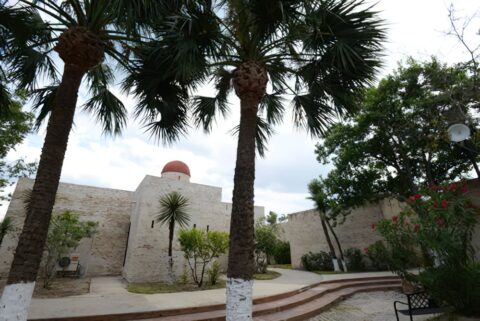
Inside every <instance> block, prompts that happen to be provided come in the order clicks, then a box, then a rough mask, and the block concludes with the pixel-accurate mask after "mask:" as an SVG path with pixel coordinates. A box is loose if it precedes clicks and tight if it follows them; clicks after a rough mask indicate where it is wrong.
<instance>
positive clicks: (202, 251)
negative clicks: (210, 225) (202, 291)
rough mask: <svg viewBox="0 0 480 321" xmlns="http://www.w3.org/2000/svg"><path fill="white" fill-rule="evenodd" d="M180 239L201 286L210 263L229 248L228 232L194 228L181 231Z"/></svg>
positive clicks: (194, 275)
mask: <svg viewBox="0 0 480 321" xmlns="http://www.w3.org/2000/svg"><path fill="white" fill-rule="evenodd" d="M178 240H179V241H180V246H181V248H182V251H183V252H184V256H185V258H186V259H187V263H188V266H189V267H190V271H191V272H192V279H193V281H194V282H195V283H196V284H197V285H198V287H201V286H202V285H203V277H204V275H205V269H206V267H207V266H208V264H209V263H210V262H212V261H213V259H214V258H218V257H219V256H220V255H222V254H224V253H225V252H226V251H227V250H228V233H225V232H220V231H208V232H207V231H206V230H203V229H197V228H192V229H190V230H182V231H180V235H179V238H178Z"/></svg>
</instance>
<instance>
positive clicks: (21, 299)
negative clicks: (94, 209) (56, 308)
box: [0, 0, 155, 320]
mask: <svg viewBox="0 0 480 321" xmlns="http://www.w3.org/2000/svg"><path fill="white" fill-rule="evenodd" d="M148 3H149V2H145V1H127V0H126V1H122V0H119V1H114V2H112V1H108V0H68V1H60V0H58V1H56V0H35V1H33V0H32V1H27V0H20V1H18V2H17V1H16V2H15V4H14V5H12V6H7V5H5V4H3V5H2V6H0V17H1V19H0V32H1V34H2V36H5V37H6V38H2V40H1V41H0V55H1V57H0V58H1V59H0V60H1V62H2V64H4V65H5V69H4V70H9V71H10V74H9V75H8V77H10V78H9V79H10V80H11V81H13V82H14V83H15V84H16V85H17V86H18V87H19V88H24V89H26V90H27V91H28V92H33V93H34V94H35V100H34V108H36V109H38V111H39V116H38V122H37V124H40V122H41V121H42V120H44V119H46V118H47V117H48V118H49V120H48V125H47V129H46V137H45V141H44V145H43V148H42V153H41V156H40V162H39V166H38V171H37V176H36V179H35V183H34V186H33V190H32V195H31V204H30V206H29V210H28V211H27V214H26V219H25V223H24V227H23V230H22V233H21V235H20V239H19V242H18V246H17V249H16V251H15V256H14V259H13V263H12V267H11V269H10V274H9V276H8V280H7V286H6V287H5V289H4V292H3V295H2V299H1V302H0V320H3V319H2V318H6V319H7V320H25V319H26V317H27V314H26V311H27V307H28V304H29V301H30V298H31V294H32V291H33V287H34V283H35V279H36V277H37V272H38V268H39V264H40V261H41V258H42V253H43V248H44V244H45V240H46V237H47V232H48V226H49V222H50V217H51V212H52V208H53V204H54V200H55V194H56V192H57V188H58V184H59V179H60V174H61V170H62V165H63V160H64V156H65V152H66V149H67V141H68V136H69V133H70V130H71V128H72V124H73V119H74V113H75V109H76V105H77V95H78V91H79V88H80V85H81V83H82V80H84V78H85V80H86V81H85V85H86V87H87V89H88V91H89V93H90V98H89V99H88V100H87V101H86V103H85V104H84V105H83V109H84V110H86V111H88V112H91V113H93V114H94V116H95V117H96V118H97V120H99V121H100V122H101V123H102V125H103V128H104V131H105V132H106V133H111V134H119V133H120V132H121V130H122V128H123V127H124V125H125V122H126V109H125V107H124V105H123V104H122V102H121V101H120V100H119V99H118V98H117V97H116V96H115V95H114V94H113V93H112V92H111V91H110V90H109V84H110V83H111V81H112V80H113V73H112V64H113V63H114V62H118V63H120V64H123V65H125V61H126V56H127V55H126V50H125V48H128V47H129V46H130V45H131V44H132V43H137V42H139V41H140V39H139V37H138V34H139V31H141V26H138V27H135V26H134V22H135V21H136V20H138V19H139V18H141V17H143V16H144V15H146V14H149V13H152V14H153V15H154V14H155V13H154V7H153V5H148ZM153 3H154V2H153V1H152V4H153ZM140 21H143V20H140ZM55 53H56V54H58V56H59V57H60V59H61V60H62V62H63V64H64V65H63V72H61V73H60V72H59V71H58V70H57V68H56V66H55V61H54V59H55V58H54V55H55ZM60 74H61V77H59V75H60ZM39 82H46V85H45V87H43V88H38V83H39Z"/></svg>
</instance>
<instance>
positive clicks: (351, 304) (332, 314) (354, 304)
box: [308, 291, 435, 321]
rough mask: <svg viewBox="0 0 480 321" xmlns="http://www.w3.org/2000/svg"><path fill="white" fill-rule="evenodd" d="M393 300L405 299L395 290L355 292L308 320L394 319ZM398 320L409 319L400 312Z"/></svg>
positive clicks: (421, 317) (420, 320)
mask: <svg viewBox="0 0 480 321" xmlns="http://www.w3.org/2000/svg"><path fill="white" fill-rule="evenodd" d="M395 300H398V301H405V295H403V294H401V293H399V292H396V291H382V292H366V293H357V294H354V295H353V296H352V297H351V298H349V299H346V300H345V301H343V302H341V303H339V304H337V305H335V306H333V307H332V308H330V309H329V310H328V311H325V312H323V313H321V314H319V315H318V316H317V317H315V318H312V319H310V320H308V321H386V320H387V321H394V320H396V318H395V311H394V309H393V301H395ZM434 316H435V315H431V314H430V315H419V316H415V321H425V320H429V319H431V318H433V317H434ZM400 320H401V321H407V320H410V319H409V317H408V316H404V315H402V314H400Z"/></svg>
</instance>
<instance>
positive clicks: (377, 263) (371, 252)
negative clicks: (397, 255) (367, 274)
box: [365, 241, 390, 271]
mask: <svg viewBox="0 0 480 321" xmlns="http://www.w3.org/2000/svg"><path fill="white" fill-rule="evenodd" d="M365 254H366V255H367V257H368V259H369V262H370V267H371V268H372V269H373V270H376V271H385V270H389V269H390V265H389V263H388V262H389V261H390V255H389V254H388V250H387V248H386V247H385V243H383V242H382V241H377V242H375V243H373V244H371V245H370V246H369V247H367V248H366V249H365Z"/></svg>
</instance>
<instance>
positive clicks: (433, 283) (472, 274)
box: [418, 262, 480, 316]
mask: <svg viewBox="0 0 480 321" xmlns="http://www.w3.org/2000/svg"><path fill="white" fill-rule="evenodd" d="M418 280H419V281H420V283H421V284H422V285H423V286H424V287H425V288H426V289H427V290H428V291H429V293H430V294H431V295H432V296H433V297H434V298H435V299H436V300H437V301H439V302H444V303H446V304H448V305H451V306H453V307H455V309H456V311H457V312H458V313H461V314H463V315H466V316H480V263H478V262H476V263H474V262H471V263H469V264H467V265H461V264H444V265H441V266H438V267H429V268H427V269H426V270H425V271H423V272H422V273H420V275H419V276H418Z"/></svg>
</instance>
